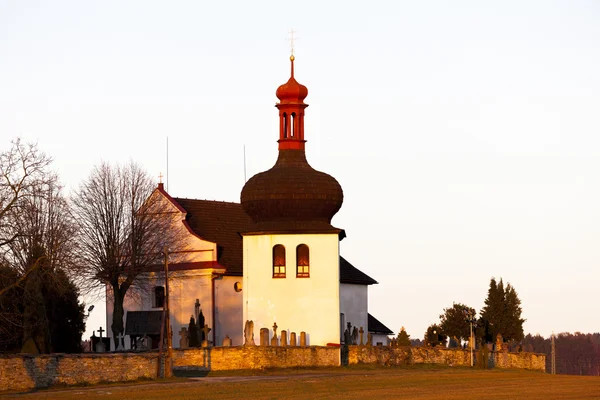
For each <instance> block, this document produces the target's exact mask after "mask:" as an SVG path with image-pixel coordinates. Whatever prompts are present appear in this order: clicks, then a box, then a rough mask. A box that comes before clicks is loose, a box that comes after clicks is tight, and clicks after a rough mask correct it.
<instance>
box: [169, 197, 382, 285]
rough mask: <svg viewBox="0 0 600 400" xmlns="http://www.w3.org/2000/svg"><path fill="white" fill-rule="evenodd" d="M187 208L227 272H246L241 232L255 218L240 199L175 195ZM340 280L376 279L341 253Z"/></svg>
mask: <svg viewBox="0 0 600 400" xmlns="http://www.w3.org/2000/svg"><path fill="white" fill-rule="evenodd" d="M172 200H173V201H174V202H176V203H177V204H176V205H179V206H181V207H183V209H184V210H185V211H186V212H187V216H186V222H187V223H188V225H189V226H190V228H191V229H192V230H193V231H194V233H196V234H197V235H198V236H200V237H201V238H202V239H204V240H207V241H209V242H213V243H216V244H217V261H218V262H219V264H220V265H222V266H223V267H225V268H227V272H226V273H225V275H231V276H242V275H243V261H244V260H243V257H242V254H243V250H242V246H243V243H242V237H241V235H240V232H251V231H253V230H255V225H254V223H253V222H252V219H250V217H249V216H248V215H247V214H246V213H245V212H244V210H243V209H242V205H241V204H239V203H228V202H223V201H214V200H195V199H182V198H173V199H172ZM340 282H341V283H354V284H358V285H373V284H376V283H377V281H376V280H374V279H373V278H371V277H369V276H368V275H366V274H365V273H363V272H361V271H360V270H358V268H356V267H354V266H353V265H352V264H350V263H349V262H348V261H346V259H344V258H343V257H341V256H340Z"/></svg>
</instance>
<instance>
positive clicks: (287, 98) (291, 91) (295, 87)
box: [275, 56, 308, 104]
mask: <svg viewBox="0 0 600 400" xmlns="http://www.w3.org/2000/svg"><path fill="white" fill-rule="evenodd" d="M294 59H295V58H294V56H291V57H290V61H291V62H292V74H291V76H290V79H288V81H287V82H286V83H284V84H283V85H281V86H279V87H278V88H277V92H276V93H275V94H276V95H277V98H279V101H280V103H283V104H290V103H303V102H304V99H305V98H306V96H308V89H307V88H306V86H304V85H302V84H300V83H298V81H296V79H295V78H294Z"/></svg>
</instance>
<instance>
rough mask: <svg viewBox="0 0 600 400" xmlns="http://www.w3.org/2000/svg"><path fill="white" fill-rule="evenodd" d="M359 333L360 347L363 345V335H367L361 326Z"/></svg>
mask: <svg viewBox="0 0 600 400" xmlns="http://www.w3.org/2000/svg"><path fill="white" fill-rule="evenodd" d="M358 333H359V334H360V343H359V345H361V346H362V345H363V334H364V333H365V330H364V329H363V327H362V326H361V327H360V329H359V330H358Z"/></svg>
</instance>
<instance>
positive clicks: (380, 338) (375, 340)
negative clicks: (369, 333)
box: [371, 335, 389, 346]
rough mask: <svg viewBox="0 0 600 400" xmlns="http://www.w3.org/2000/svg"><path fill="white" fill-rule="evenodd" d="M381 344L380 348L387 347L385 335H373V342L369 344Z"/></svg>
mask: <svg viewBox="0 0 600 400" xmlns="http://www.w3.org/2000/svg"><path fill="white" fill-rule="evenodd" d="M379 342H380V343H381V344H382V346H387V345H388V342H389V340H388V336H387V335H373V341H372V342H371V344H372V345H373V346H376V345H377V343H379Z"/></svg>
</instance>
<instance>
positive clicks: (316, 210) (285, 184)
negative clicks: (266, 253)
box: [241, 56, 344, 233]
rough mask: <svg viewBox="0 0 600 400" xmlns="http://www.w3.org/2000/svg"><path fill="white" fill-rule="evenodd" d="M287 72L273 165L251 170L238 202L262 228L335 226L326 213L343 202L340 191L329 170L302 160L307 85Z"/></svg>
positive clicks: (319, 228)
mask: <svg viewBox="0 0 600 400" xmlns="http://www.w3.org/2000/svg"><path fill="white" fill-rule="evenodd" d="M290 61H291V64H292V65H291V68H292V70H291V77H290V79H289V80H288V81H287V83H285V84H283V85H281V86H279V88H278V89H277V92H276V94H277V97H278V98H279V100H280V102H279V103H277V104H276V107H277V108H278V109H279V121H280V124H279V126H280V129H279V140H278V143H279V157H278V158H277V162H276V163H275V165H274V166H273V168H271V169H269V170H268V171H265V172H261V173H259V174H257V175H254V176H253V177H252V178H250V179H249V180H248V182H246V184H245V185H244V188H243V189H242V193H241V204H242V207H243V209H244V211H245V212H246V214H248V215H249V216H250V217H251V218H252V220H253V221H254V222H255V224H256V230H257V231H262V232H291V233H300V232H306V233H309V232H311V233H319V232H340V229H337V228H334V227H333V226H331V219H332V218H333V216H334V215H335V214H336V213H337V212H338V211H339V209H340V208H341V207H342V202H343V201H344V193H343V191H342V187H341V186H340V184H339V183H338V181H337V180H336V179H335V178H333V177H332V176H330V175H328V174H326V173H324V172H320V171H317V170H315V169H314V168H312V167H311V166H310V165H309V164H308V161H307V160H306V154H305V149H304V144H305V142H306V141H305V140H304V110H305V108H306V107H308V104H305V103H304V99H305V98H306V96H307V94H308V89H307V88H306V86H304V85H301V84H300V83H298V82H297V81H296V79H294V56H292V57H290Z"/></svg>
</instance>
